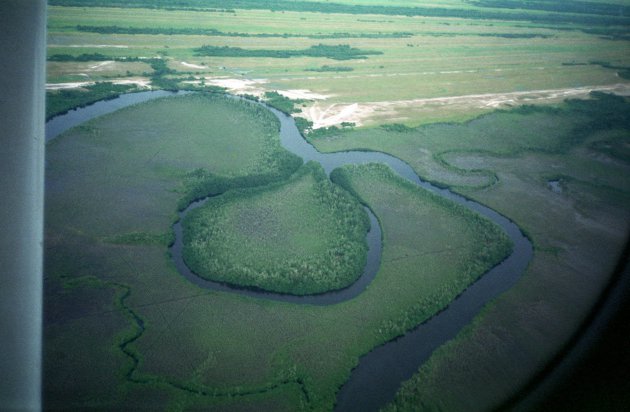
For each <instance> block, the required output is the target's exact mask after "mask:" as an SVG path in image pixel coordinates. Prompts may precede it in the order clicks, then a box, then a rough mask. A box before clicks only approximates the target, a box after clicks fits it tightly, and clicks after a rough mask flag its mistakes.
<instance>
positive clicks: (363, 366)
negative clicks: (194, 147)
mask: <svg viewBox="0 0 630 412" xmlns="http://www.w3.org/2000/svg"><path fill="white" fill-rule="evenodd" d="M181 93H182V92H180V94H181ZM184 93H185V92H184ZM172 94H174V93H171V92H165V91H151V92H142V93H132V94H126V95H122V96H120V97H118V98H116V99H112V100H106V101H101V102H98V103H95V104H93V105H90V106H88V107H85V108H81V109H76V110H72V111H70V112H68V113H66V114H64V115H61V116H57V117H55V118H53V119H51V120H50V121H48V122H47V123H46V140H47V141H48V140H50V139H53V138H54V137H56V136H58V135H59V134H61V133H63V132H64V131H65V130H68V129H70V128H71V127H74V126H77V125H79V124H81V123H83V122H85V121H87V120H90V119H92V118H95V117H98V116H101V115H103V114H106V113H111V112H113V111H116V110H118V109H121V108H123V107H127V106H130V105H133V104H136V103H140V102H144V101H148V100H152V99H156V98H159V97H164V96H168V95H172ZM261 104H262V103H261ZM269 110H271V111H272V112H273V113H274V114H275V115H276V117H277V118H278V120H279V121H280V125H281V128H280V139H281V143H282V146H283V147H284V148H285V149H287V150H289V151H291V152H293V153H295V154H297V155H298V156H300V157H302V158H303V159H304V161H311V160H312V161H315V162H318V163H320V164H321V165H322V166H323V168H324V170H325V171H326V173H327V174H330V172H331V171H332V170H334V169H335V168H337V167H340V166H343V165H350V164H361V163H371V162H381V163H386V164H388V165H389V166H390V167H391V168H392V169H393V170H394V171H396V173H398V174H399V175H401V176H402V177H404V178H406V179H408V180H410V181H411V182H413V183H415V184H416V185H418V186H420V187H422V188H424V189H427V190H430V191H432V192H434V193H436V194H438V195H440V196H442V197H445V198H447V199H449V200H452V201H454V202H456V203H459V204H461V205H463V206H465V207H467V208H468V209H471V210H474V211H476V212H478V213H480V214H481V215H483V216H486V217H487V218H489V219H490V220H492V221H493V222H494V223H496V224H497V225H499V226H500V227H501V228H502V229H503V230H504V231H505V233H506V234H507V235H508V236H509V238H510V239H511V240H512V242H513V244H514V249H513V252H512V254H511V255H510V256H509V257H508V258H506V259H505V260H504V261H503V262H501V263H500V264H499V265H497V266H495V267H494V268H492V269H491V270H489V271H488V272H487V273H485V274H484V275H483V276H482V277H481V278H480V279H479V280H478V281H476V282H475V283H473V284H472V285H471V286H469V287H468V288H467V289H466V290H465V291H464V292H462V293H461V294H460V295H459V296H458V297H457V298H456V299H455V300H454V301H452V302H451V303H450V304H449V306H448V307H447V308H445V309H444V310H443V311H441V312H439V313H438V314H436V315H435V316H433V317H432V318H431V319H429V320H428V321H426V322H424V323H422V324H420V325H418V326H417V327H415V328H414V329H413V330H411V331H410V332H408V333H407V334H405V335H404V336H402V337H399V338H396V339H394V340H392V341H390V342H387V343H385V344H383V345H381V346H379V347H377V348H375V349H373V350H372V351H371V352H369V353H367V354H366V355H364V356H362V357H361V358H360V360H359V365H358V366H357V367H356V368H355V369H354V370H353V371H352V374H351V376H350V379H349V380H348V382H346V384H345V385H344V386H343V387H342V388H341V390H340V391H339V393H338V396H337V404H336V407H335V410H336V411H376V410H378V409H380V408H381V407H383V406H384V405H386V404H387V403H388V402H389V401H391V400H392V399H393V397H394V395H395V393H396V391H397V389H398V388H399V387H400V385H401V383H402V382H403V381H405V380H407V379H409V378H410V377H411V376H412V375H413V374H414V373H415V372H416V371H417V370H418V368H419V367H420V365H422V363H424V362H425V361H426V360H427V359H428V358H429V357H430V355H431V353H432V352H433V351H434V350H435V349H437V348H438V347H439V346H441V345H442V344H444V343H445V342H447V341H448V340H450V339H453V338H454V337H455V336H456V335H457V333H458V332H459V331H460V330H461V329H462V328H463V327H464V326H466V325H467V324H468V323H470V322H471V321H472V319H473V318H474V316H475V315H476V314H477V313H479V311H480V310H481V308H482V307H483V306H484V305H485V304H486V303H488V302H489V301H490V300H492V299H494V298H495V297H497V296H498V295H499V294H501V293H502V292H504V291H506V290H508V289H509V288H511V287H512V286H513V285H514V284H515V283H516V282H517V280H518V279H519V278H520V276H521V275H522V274H523V272H524V271H525V269H526V268H527V265H528V263H529V261H530V260H531V258H532V255H533V249H532V245H531V243H530V242H529V240H528V239H527V238H526V237H525V236H524V235H523V233H522V232H521V231H520V229H519V228H518V227H517V226H516V225H515V224H514V223H513V222H512V221H510V220H509V219H508V218H506V217H505V216H502V215H501V214H499V213H497V212H495V211H494V210H492V209H490V208H488V207H486V206H483V205H481V204H479V203H477V202H474V201H472V200H468V199H466V198H464V197H463V196H460V195H458V194H455V193H453V192H451V191H450V190H448V189H442V188H438V187H436V186H434V185H432V184H430V183H428V182H426V181H423V180H421V179H420V178H419V177H418V175H417V174H416V173H415V172H414V170H413V169H412V168H411V167H410V166H409V165H408V164H407V163H405V162H403V161H402V160H400V159H398V158H396V157H393V156H391V155H388V154H385V153H380V152H369V151H347V152H337V153H320V152H318V151H317V150H316V149H315V148H314V147H313V146H312V145H310V144H309V143H308V142H306V141H305V140H304V139H303V138H302V136H301V134H300V133H299V131H298V130H297V128H296V126H295V122H294V121H293V119H292V118H291V117H290V116H287V115H285V114H283V113H281V112H279V111H277V110H275V109H273V108H269ZM202 203H203V200H202V201H198V202H193V203H192V204H191V205H189V206H188V208H186V210H184V211H183V212H181V213H180V221H179V222H178V223H177V224H175V225H174V228H173V229H174V231H175V234H176V242H175V245H174V246H173V248H172V250H171V252H172V255H173V257H174V260H175V264H176V266H177V269H178V270H179V272H180V273H181V274H182V275H183V276H185V277H186V278H187V279H189V280H190V281H192V282H194V283H195V284H197V285H199V286H201V287H204V288H210V289H214V290H221V291H228V292H232V293H240V294H245V295H249V296H253V297H257V298H262V299H273V300H282V301H287V302H293V303H303V304H316V305H328V304H335V303H338V302H342V301H344V300H348V299H351V298H353V297H355V296H357V295H358V294H360V293H361V292H362V291H363V290H364V289H365V287H367V285H368V284H369V283H370V281H371V280H372V279H373V278H374V276H375V275H376V273H377V272H378V267H379V265H380V256H381V231H380V227H379V225H378V221H377V219H376V217H375V216H374V215H373V214H372V213H371V212H370V211H369V209H367V208H366V210H367V212H368V215H369V217H370V224H371V229H370V231H369V233H368V235H367V241H368V246H369V251H368V261H367V264H366V267H365V270H364V273H363V275H362V276H361V277H360V278H359V280H357V281H356V282H355V283H354V284H353V285H351V286H349V287H347V288H345V289H342V290H339V291H332V292H328V293H323V294H319V295H311V296H293V295H284V294H278V293H270V292H265V291H260V290H253V289H243V288H236V287H232V286H229V285H226V284H221V283H218V282H212V281H207V280H205V279H202V278H200V277H198V276H196V275H195V274H194V273H192V272H191V271H190V270H189V269H188V267H186V265H185V263H184V262H183V259H182V257H181V240H182V233H181V231H182V229H181V224H180V223H181V218H182V217H183V216H185V214H186V213H188V212H189V211H190V210H192V209H194V208H197V207H199V206H201V204H202Z"/></svg>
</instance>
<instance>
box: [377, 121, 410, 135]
mask: <svg viewBox="0 0 630 412" xmlns="http://www.w3.org/2000/svg"><path fill="white" fill-rule="evenodd" d="M381 129H383V130H387V131H388V132H396V133H409V132H412V131H413V130H414V129H413V128H412V127H408V126H405V125H404V124H400V123H392V124H384V125H382V126H381Z"/></svg>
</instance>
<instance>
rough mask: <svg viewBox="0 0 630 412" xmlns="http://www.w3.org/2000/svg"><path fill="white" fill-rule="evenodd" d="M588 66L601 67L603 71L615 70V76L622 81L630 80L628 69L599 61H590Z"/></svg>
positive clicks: (629, 68) (629, 70)
mask: <svg viewBox="0 0 630 412" xmlns="http://www.w3.org/2000/svg"><path fill="white" fill-rule="evenodd" d="M590 64H596V65H599V66H602V67H603V68H605V69H612V70H617V74H618V75H619V77H621V78H622V79H630V67H624V66H615V65H614V64H610V63H609V62H604V61H599V60H592V61H590Z"/></svg>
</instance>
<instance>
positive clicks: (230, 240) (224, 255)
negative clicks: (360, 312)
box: [184, 163, 369, 295]
mask: <svg viewBox="0 0 630 412" xmlns="http://www.w3.org/2000/svg"><path fill="white" fill-rule="evenodd" d="M368 229H369V222H368V220H367V215H366V214H365V211H363V209H362V208H361V206H360V205H359V203H358V202H357V201H356V200H355V199H354V198H353V197H352V196H350V195H349V194H348V193H346V192H345V191H343V190H342V189H340V188H339V187H337V186H336V185H333V184H332V183H331V182H330V181H329V180H328V178H327V177H326V175H325V174H324V171H323V169H322V168H321V166H319V165H316V164H314V163H309V164H308V165H306V166H303V168H302V169H301V170H300V171H299V172H298V173H296V174H295V175H294V176H293V177H292V178H291V179H290V180H288V181H287V182H283V183H279V184H275V185H272V186H266V187H262V188H258V189H249V190H242V191H236V192H230V193H226V194H224V195H222V196H219V197H216V198H213V199H210V200H209V201H208V202H207V203H206V204H205V205H204V206H203V207H201V208H199V209H196V210H194V211H192V212H191V213H190V214H189V215H188V216H187V217H186V219H185V220H184V259H185V261H186V262H187V264H188V266H189V267H190V268H191V269H192V270H193V271H194V272H195V273H197V274H199V275H200V276H202V277H205V278H208V279H212V280H216V281H221V282H227V283H231V284H236V285H240V286H248V287H256V288H260V289H265V290H270V291H275V292H282V293H291V294H296V295H304V294H313V293H322V292H325V291H327V290H332V289H340V288H343V287H345V286H348V285H349V284H351V283H352V282H353V281H355V280H356V279H357V277H358V276H359V275H360V274H361V271H362V269H363V266H364V265H365V258H366V253H367V245H366V243H365V234H366V233H367V230H368Z"/></svg>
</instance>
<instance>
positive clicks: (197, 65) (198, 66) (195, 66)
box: [181, 62, 207, 69]
mask: <svg viewBox="0 0 630 412" xmlns="http://www.w3.org/2000/svg"><path fill="white" fill-rule="evenodd" d="M181 65H182V66H185V67H190V68H191V69H207V67H206V66H201V65H199V64H193V63H187V62H181Z"/></svg>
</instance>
